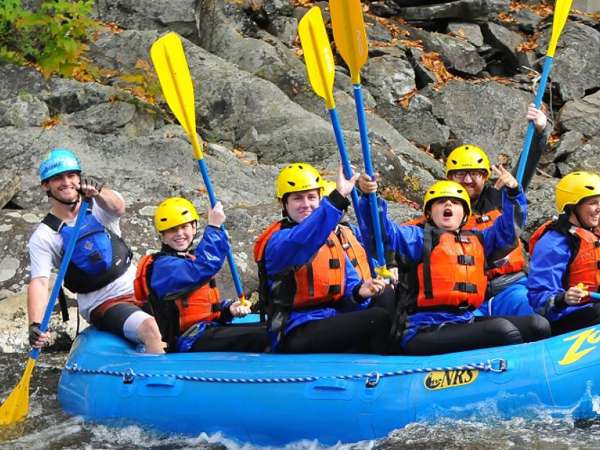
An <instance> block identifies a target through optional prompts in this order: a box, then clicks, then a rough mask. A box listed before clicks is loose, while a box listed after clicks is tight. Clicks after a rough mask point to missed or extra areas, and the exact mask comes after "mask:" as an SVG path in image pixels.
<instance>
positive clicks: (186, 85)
mask: <svg viewBox="0 0 600 450" xmlns="http://www.w3.org/2000/svg"><path fill="white" fill-rule="evenodd" d="M150 57H151V58H152V62H153V63H154V69H155V70H156V74H157V75H158V79H159V81H160V86H161V88H162V92H163V95H164V97H165V100H166V101H167V103H168V104H169V107H170V108H171V111H173V114H175V117H177V120H178V121H179V123H180V124H181V126H182V127H183V129H184V130H185V132H186V133H187V135H188V136H189V138H190V140H191V142H192V148H193V150H194V157H195V158H196V160H197V161H198V167H199V169H200V173H201V174H202V179H203V180H204V185H205V186H206V190H207V191H208V198H209V200H210V205H211V207H213V208H214V206H215V204H216V203H217V197H216V196H215V192H214V190H213V187H212V182H211V180H210V177H209V175H208V168H207V167H206V163H205V162H204V154H203V152H202V147H201V146H200V142H199V141H198V135H197V133H196V107H195V104H194V86H193V85H192V77H191V75H190V68H189V66H188V63H187V60H186V58H185V53H184V51H183V44H182V43H181V39H180V38H179V36H178V35H177V34H176V33H173V32H171V33H167V34H166V35H164V36H163V37H161V38H159V39H157V40H156V42H154V44H152V48H151V49H150ZM221 229H222V230H223V231H225V227H224V226H223V225H221ZM227 262H228V263H229V269H230V270H231V277H232V278H233V283H234V285H235V291H236V293H237V296H238V298H239V300H240V302H242V304H244V305H246V304H247V301H246V297H245V295H244V290H243V288H242V282H241V280H240V276H239V274H238V270H237V266H236V264H235V260H234V259H233V252H232V251H231V246H229V248H228V249H227Z"/></svg>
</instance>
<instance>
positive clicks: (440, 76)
mask: <svg viewBox="0 0 600 450" xmlns="http://www.w3.org/2000/svg"><path fill="white" fill-rule="evenodd" d="M421 63H423V65H424V66H425V67H426V68H427V69H429V70H430V71H432V72H433V74H434V76H435V79H436V82H435V84H434V86H433V89H435V90H438V89H439V88H440V87H441V86H442V85H444V84H445V83H446V82H448V81H450V80H454V79H456V78H457V77H456V76H454V75H452V74H451V73H450V72H448V70H447V69H446V66H445V65H444V61H442V57H441V56H440V54H439V53H436V52H427V53H423V55H421Z"/></svg>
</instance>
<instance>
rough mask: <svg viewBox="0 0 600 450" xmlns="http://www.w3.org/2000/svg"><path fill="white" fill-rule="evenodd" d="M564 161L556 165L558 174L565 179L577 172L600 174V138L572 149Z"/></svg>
mask: <svg viewBox="0 0 600 450" xmlns="http://www.w3.org/2000/svg"><path fill="white" fill-rule="evenodd" d="M572 150H573V151H572V152H570V154H568V156H567V157H566V159H565V160H564V161H559V162H557V163H556V170H557V172H558V174H559V175H560V176H561V177H563V176H565V175H566V174H568V173H569V172H573V171H575V170H588V171H590V172H599V171H600V164H599V163H598V152H600V136H599V137H595V138H593V139H590V140H589V141H587V140H584V142H583V143H582V144H581V145H580V146H578V147H575V148H573V149H572Z"/></svg>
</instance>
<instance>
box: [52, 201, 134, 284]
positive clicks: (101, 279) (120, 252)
mask: <svg viewBox="0 0 600 450" xmlns="http://www.w3.org/2000/svg"><path fill="white" fill-rule="evenodd" d="M89 211H91V209H90V210H89ZM42 223H43V224H45V225H47V226H48V227H50V228H51V229H52V230H54V231H55V232H57V233H59V232H60V229H61V227H62V226H63V225H64V222H63V221H61V220H60V219H59V218H58V217H56V216H55V215H54V214H52V213H48V214H47V215H46V217H44V219H43V220H42ZM104 230H105V231H106V233H107V234H108V237H109V238H110V241H111V246H112V265H111V268H110V269H109V270H108V271H106V272H105V273H103V274H101V275H90V274H88V273H86V272H85V271H83V270H81V269H80V268H79V267H77V266H76V265H75V264H74V263H73V262H71V263H70V264H69V266H68V267H67V273H66V274H65V278H64V286H65V287H66V288H67V289H69V290H70V291H71V292H76V293H79V294H87V293H90V292H93V291H97V290H98V289H101V288H103V287H104V286H106V285H108V284H110V283H112V282H113V281H115V280H116V279H117V278H119V277H120V276H121V275H123V274H124V273H125V272H126V271H127V269H128V268H129V266H130V265H131V260H132V258H133V252H132V251H131V249H130V248H129V247H128V246H127V244H126V243H125V241H124V240H123V239H122V238H121V237H120V236H118V235H117V234H115V233H113V232H112V231H110V230H109V229H108V228H106V227H104Z"/></svg>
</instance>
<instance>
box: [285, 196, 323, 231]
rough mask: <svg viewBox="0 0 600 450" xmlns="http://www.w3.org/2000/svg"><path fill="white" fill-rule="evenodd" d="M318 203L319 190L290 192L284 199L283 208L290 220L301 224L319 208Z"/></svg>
mask: <svg viewBox="0 0 600 450" xmlns="http://www.w3.org/2000/svg"><path fill="white" fill-rule="evenodd" d="M319 201H320V196H319V189H311V190H308V191H300V192H292V193H290V194H288V195H287V197H286V198H285V203H284V208H285V211H286V213H287V215H288V216H289V218H290V219H292V220H293V221H294V222H296V223H301V222H302V221H303V220H304V219H306V218H307V217H308V216H310V215H311V214H312V212H313V211H314V210H315V209H317V208H318V207H319Z"/></svg>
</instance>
